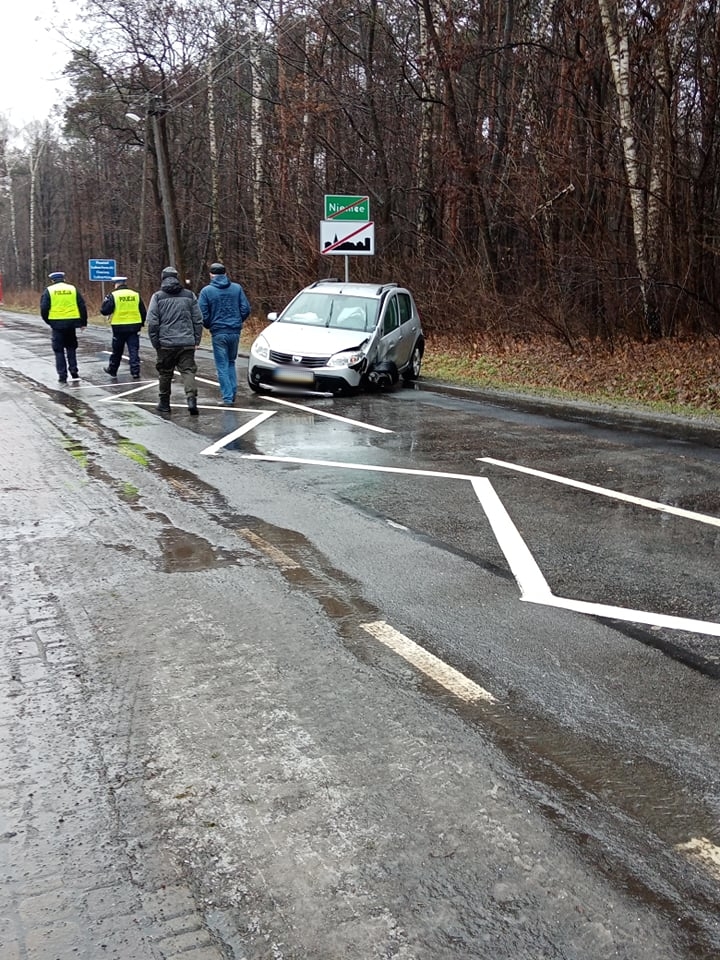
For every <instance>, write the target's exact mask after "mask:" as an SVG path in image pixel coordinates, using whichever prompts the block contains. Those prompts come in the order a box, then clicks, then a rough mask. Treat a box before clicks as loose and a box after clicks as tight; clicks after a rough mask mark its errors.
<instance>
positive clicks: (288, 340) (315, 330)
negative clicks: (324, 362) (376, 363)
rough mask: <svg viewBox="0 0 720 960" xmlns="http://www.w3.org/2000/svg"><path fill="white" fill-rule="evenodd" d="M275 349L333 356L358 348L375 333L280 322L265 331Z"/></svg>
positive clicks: (264, 334) (271, 346) (262, 332)
mask: <svg viewBox="0 0 720 960" xmlns="http://www.w3.org/2000/svg"><path fill="white" fill-rule="evenodd" d="M261 336H263V337H264V338H265V339H266V340H267V342H268V345H269V347H270V349H271V350H275V351H277V352H278V353H293V354H302V355H303V356H307V355H308V354H314V355H316V356H332V354H334V353H341V352H342V351H344V350H354V349H356V348H357V347H359V346H360V345H361V344H363V343H364V342H365V341H366V340H368V339H369V338H370V337H371V336H372V334H371V333H363V332H362V331H358V330H338V329H337V328H333V327H313V326H304V325H303V324H299V323H282V322H280V321H276V322H275V323H271V324H270V325H269V326H267V327H265V329H264V330H262V331H261Z"/></svg>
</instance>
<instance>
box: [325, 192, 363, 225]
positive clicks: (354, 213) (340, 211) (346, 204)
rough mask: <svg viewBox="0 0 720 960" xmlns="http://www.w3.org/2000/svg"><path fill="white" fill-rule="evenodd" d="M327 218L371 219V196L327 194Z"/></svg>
mask: <svg viewBox="0 0 720 960" xmlns="http://www.w3.org/2000/svg"><path fill="white" fill-rule="evenodd" d="M325 219H326V220H365V221H367V220H369V219H370V197H358V196H332V195H329V194H325Z"/></svg>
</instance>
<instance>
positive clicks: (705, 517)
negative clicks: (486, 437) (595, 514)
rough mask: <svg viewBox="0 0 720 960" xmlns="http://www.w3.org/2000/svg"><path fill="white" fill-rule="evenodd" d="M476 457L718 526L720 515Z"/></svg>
mask: <svg viewBox="0 0 720 960" xmlns="http://www.w3.org/2000/svg"><path fill="white" fill-rule="evenodd" d="M477 459H478V462H480V463H491V464H493V465H494V466H496V467H504V468H505V469H506V470H514V471H515V472H516V473H527V474H529V475H530V476H532V477H540V479H542V480H552V481H553V482H554V483H562V484H564V485H565V486H566V487H576V488H577V489H578V490H587V491H589V492H590V493H597V494H599V495H600V496H602V497H612V498H613V499H614V500H622V501H624V502H625V503H634V504H635V505H636V506H639V507H647V509H648V510H659V511H660V512H661V513H670V514H672V515H673V516H676V517H684V518H685V519H686V520H697V521H698V522H700V523H708V524H711V525H712V526H714V527H720V517H712V516H710V515H709V514H705V513H695V512H693V511H692V510H683V509H682V508H681V507H671V506H670V505H669V504H667V503H658V502H657V501H656V500H645V499H643V498H642V497H633V496H631V495H630V494H628V493H620V492H618V491H617V490H608V489H607V488H606V487H596V486H595V485H594V484H592V483H582V482H581V481H580V480H571V479H570V478H569V477H561V476H558V475H557V474H555V473H545V472H544V471H543V470H533V469H532V467H523V466H520V465H519V464H517V463H507V462H506V461H505V460H495V459H494V458H493V457H478V458H477Z"/></svg>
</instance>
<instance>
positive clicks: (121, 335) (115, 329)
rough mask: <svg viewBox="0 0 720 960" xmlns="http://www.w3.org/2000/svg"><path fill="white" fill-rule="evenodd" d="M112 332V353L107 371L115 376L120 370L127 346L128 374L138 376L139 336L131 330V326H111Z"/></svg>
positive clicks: (135, 331)
mask: <svg viewBox="0 0 720 960" xmlns="http://www.w3.org/2000/svg"><path fill="white" fill-rule="evenodd" d="M111 330H112V353H111V354H110V359H109V361H108V370H109V371H110V373H111V374H112V375H113V376H115V374H116V373H117V372H118V370H119V368H120V361H121V360H122V355H123V350H124V349H125V345H126V344H127V351H128V360H129V361H130V373H131V374H132V375H133V376H134V377H135V376H139V374H140V336H139V334H138V332H137V330H133V328H132V326H131V325H128V326H123V324H115V325H111Z"/></svg>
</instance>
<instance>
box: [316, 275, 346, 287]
mask: <svg viewBox="0 0 720 960" xmlns="http://www.w3.org/2000/svg"><path fill="white" fill-rule="evenodd" d="M320 283H340V278H339V277H321V278H320V279H319V280H315V281H313V283H311V284H310V286H311V287H317V285H318V284H320Z"/></svg>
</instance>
